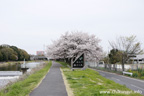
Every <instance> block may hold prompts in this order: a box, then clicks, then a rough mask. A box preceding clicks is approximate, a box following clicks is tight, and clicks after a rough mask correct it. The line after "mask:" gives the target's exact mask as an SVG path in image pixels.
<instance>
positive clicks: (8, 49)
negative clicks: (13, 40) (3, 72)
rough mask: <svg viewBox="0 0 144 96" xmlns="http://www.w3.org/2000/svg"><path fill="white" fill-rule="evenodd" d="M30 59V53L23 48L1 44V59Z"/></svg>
mask: <svg viewBox="0 0 144 96" xmlns="http://www.w3.org/2000/svg"><path fill="white" fill-rule="evenodd" d="M24 59H25V60H30V55H29V54H28V53H27V52H26V51H25V50H23V49H20V48H18V47H16V46H10V45H7V44H3V45H0V61H1V62H2V61H22V60H24Z"/></svg>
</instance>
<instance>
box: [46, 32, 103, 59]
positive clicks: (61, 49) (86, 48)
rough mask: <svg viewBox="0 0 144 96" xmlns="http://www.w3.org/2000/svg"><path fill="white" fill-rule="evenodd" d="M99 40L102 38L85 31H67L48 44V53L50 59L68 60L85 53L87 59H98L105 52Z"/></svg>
mask: <svg viewBox="0 0 144 96" xmlns="http://www.w3.org/2000/svg"><path fill="white" fill-rule="evenodd" d="M99 42H100V39H98V38H96V37H95V35H89V34H88V33H84V32H71V33H69V32H66V33H65V34H64V35H62V36H61V37H60V39H58V40H56V41H53V44H51V45H48V46H47V50H46V53H47V56H48V58H50V59H63V60H65V61H67V62H68V61H70V60H71V59H72V58H74V57H77V56H79V55H80V54H82V53H85V56H86V60H87V61H89V60H95V61H98V60H100V59H101V57H102V54H103V51H102V47H101V46H100V45H99Z"/></svg>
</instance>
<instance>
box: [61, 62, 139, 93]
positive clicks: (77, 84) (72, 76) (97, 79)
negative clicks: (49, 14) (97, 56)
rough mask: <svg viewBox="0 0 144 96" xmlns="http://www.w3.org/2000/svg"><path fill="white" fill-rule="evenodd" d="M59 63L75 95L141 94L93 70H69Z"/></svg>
mask: <svg viewBox="0 0 144 96" xmlns="http://www.w3.org/2000/svg"><path fill="white" fill-rule="evenodd" d="M59 63H61V64H62V65H64V67H62V70H63V73H64V75H65V76H66V79H67V80H68V83H69V84H70V87H71V88H72V90H73V92H74V95H75V96H142V95H141V94H138V93H134V92H133V91H132V90H130V89H128V88H127V87H126V86H124V85H120V84H118V83H115V82H114V81H112V80H109V79H106V78H104V77H102V76H101V75H99V73H98V72H96V71H94V70H91V69H86V70H80V69H77V70H74V71H71V70H70V69H69V68H67V67H66V65H67V64H66V63H64V62H59ZM104 92H105V93H104ZM120 92H121V93H120ZM122 92H125V93H122ZM128 92H129V93H128ZM126 93H128V94H126Z"/></svg>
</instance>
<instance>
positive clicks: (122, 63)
mask: <svg viewBox="0 0 144 96" xmlns="http://www.w3.org/2000/svg"><path fill="white" fill-rule="evenodd" d="M122 71H125V69H124V54H123V55H122Z"/></svg>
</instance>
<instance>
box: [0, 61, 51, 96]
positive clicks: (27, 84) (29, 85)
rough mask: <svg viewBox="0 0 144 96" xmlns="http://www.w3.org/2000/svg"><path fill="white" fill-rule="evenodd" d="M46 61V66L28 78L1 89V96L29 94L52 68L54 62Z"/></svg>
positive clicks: (23, 95)
mask: <svg viewBox="0 0 144 96" xmlns="http://www.w3.org/2000/svg"><path fill="white" fill-rule="evenodd" d="M46 63H47V64H46V65H45V67H44V68H42V69H40V70H39V71H36V72H35V73H33V74H31V75H29V76H28V77H27V78H26V79H24V80H22V81H18V82H16V83H14V84H12V85H10V86H8V87H7V88H5V89H3V90H1V91H0V96H27V95H28V94H29V93H30V92H31V91H32V90H33V89H34V88H35V87H36V86H37V85H38V84H39V83H40V81H41V80H42V79H43V77H44V76H45V75H46V74H47V72H48V70H49V69H50V67H51V65H52V62H46Z"/></svg>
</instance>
